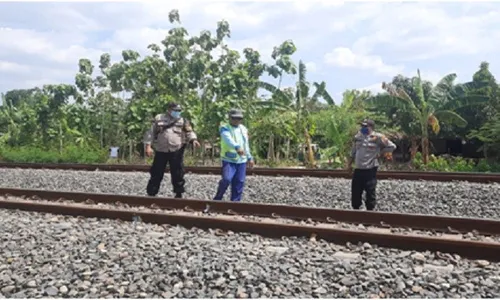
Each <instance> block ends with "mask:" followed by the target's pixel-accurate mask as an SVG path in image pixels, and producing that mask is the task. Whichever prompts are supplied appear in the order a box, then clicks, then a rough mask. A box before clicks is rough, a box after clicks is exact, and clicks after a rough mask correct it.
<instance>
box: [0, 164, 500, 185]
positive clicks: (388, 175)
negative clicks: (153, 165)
mask: <svg viewBox="0 0 500 300" xmlns="http://www.w3.org/2000/svg"><path fill="white" fill-rule="evenodd" d="M0 168H19V169H54V170H84V171H116V172H149V168H150V166H149V165H118V164H116V165H111V164H38V163H0ZM186 172H188V173H194V174H220V167H186ZM247 174H248V175H260V176H285V177H303V176H307V177H323V178H327V177H331V178H351V175H350V174H349V173H348V172H347V171H346V170H327V169H293V168H254V169H249V170H247ZM377 178H379V179H400V180H428V181H455V180H456V181H469V182H477V183H500V174H499V173H465V172H464V173H460V172H455V173H451V172H413V171H380V172H378V173H377Z"/></svg>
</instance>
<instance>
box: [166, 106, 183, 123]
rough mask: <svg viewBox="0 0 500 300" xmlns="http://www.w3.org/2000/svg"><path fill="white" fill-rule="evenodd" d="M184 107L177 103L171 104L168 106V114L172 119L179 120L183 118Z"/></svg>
mask: <svg viewBox="0 0 500 300" xmlns="http://www.w3.org/2000/svg"><path fill="white" fill-rule="evenodd" d="M181 111H182V107H181V106H180V105H179V104H177V103H173V102H172V103H169V104H168V106H167V112H168V114H169V115H170V116H171V117H172V118H175V119H177V118H179V117H180V116H181Z"/></svg>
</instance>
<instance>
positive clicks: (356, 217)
mask: <svg viewBox="0 0 500 300" xmlns="http://www.w3.org/2000/svg"><path fill="white" fill-rule="evenodd" d="M0 195H4V196H6V195H12V196H17V197H38V198H40V199H45V200H51V201H54V200H60V199H66V200H73V201H75V202H80V203H82V202H86V201H88V200H92V201H94V202H95V203H103V204H116V203H121V204H127V205H129V206H131V207H154V208H160V209H177V210H192V211H199V212H213V213H219V214H229V215H244V216H258V217H265V218H284V219H292V220H311V221H315V222H322V223H352V224H363V225H373V226H378V227H385V228H391V227H393V228H412V229H418V230H434V231H440V232H448V233H469V232H477V233H479V234H483V235H500V221H498V220H493V219H473V218H462V217H449V216H434V215H422V214H403V213H392V212H374V211H358V210H343V209H331V208H316V207H304V206H286V205H276V204H264V203H244V202H240V203H238V202H224V201H213V200H212V201H207V200H195V199H176V198H160V197H146V196H130V195H116V194H96V193H80V192H63V191H48V190H37V189H34V190H31V189H14V188H0Z"/></svg>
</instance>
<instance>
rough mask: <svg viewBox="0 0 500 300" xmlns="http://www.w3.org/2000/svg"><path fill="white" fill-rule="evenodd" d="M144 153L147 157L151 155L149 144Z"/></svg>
mask: <svg viewBox="0 0 500 300" xmlns="http://www.w3.org/2000/svg"><path fill="white" fill-rule="evenodd" d="M146 155H147V157H151V156H152V155H153V149H152V148H151V145H147V146H146Z"/></svg>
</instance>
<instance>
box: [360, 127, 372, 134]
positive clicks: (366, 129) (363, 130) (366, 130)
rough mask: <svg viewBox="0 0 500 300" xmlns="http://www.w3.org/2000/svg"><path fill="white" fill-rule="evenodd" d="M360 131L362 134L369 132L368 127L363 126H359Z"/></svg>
mask: <svg viewBox="0 0 500 300" xmlns="http://www.w3.org/2000/svg"><path fill="white" fill-rule="evenodd" d="M360 132H361V133H362V134H363V135H368V133H370V130H369V129H368V127H363V128H361V130H360Z"/></svg>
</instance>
